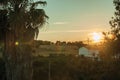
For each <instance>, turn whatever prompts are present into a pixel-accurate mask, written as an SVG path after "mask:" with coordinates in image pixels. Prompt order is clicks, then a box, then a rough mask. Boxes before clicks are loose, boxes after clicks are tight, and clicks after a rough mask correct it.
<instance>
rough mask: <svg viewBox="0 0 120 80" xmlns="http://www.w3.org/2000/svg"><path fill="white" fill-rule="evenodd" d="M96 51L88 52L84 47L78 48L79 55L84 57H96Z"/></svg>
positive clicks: (97, 52)
mask: <svg viewBox="0 0 120 80" xmlns="http://www.w3.org/2000/svg"><path fill="white" fill-rule="evenodd" d="M98 54H99V51H98V50H90V49H87V48H85V47H81V48H79V55H83V56H85V57H98Z"/></svg>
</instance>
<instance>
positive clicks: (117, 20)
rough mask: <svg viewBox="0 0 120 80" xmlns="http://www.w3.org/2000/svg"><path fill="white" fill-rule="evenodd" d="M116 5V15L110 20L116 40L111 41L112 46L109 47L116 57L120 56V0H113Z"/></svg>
mask: <svg viewBox="0 0 120 80" xmlns="http://www.w3.org/2000/svg"><path fill="white" fill-rule="evenodd" d="M113 4H114V6H115V12H114V17H112V20H111V21H110V22H109V23H110V25H111V33H112V34H113V35H114V37H115V38H114V40H113V41H112V42H111V43H109V44H110V45H111V46H110V48H108V49H109V50H112V51H111V52H112V53H113V54H114V55H115V57H118V58H120V49H119V48H120V0H113Z"/></svg>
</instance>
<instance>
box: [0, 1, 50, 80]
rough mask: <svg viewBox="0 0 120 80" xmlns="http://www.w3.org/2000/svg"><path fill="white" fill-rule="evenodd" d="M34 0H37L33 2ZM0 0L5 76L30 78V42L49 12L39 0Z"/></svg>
mask: <svg viewBox="0 0 120 80" xmlns="http://www.w3.org/2000/svg"><path fill="white" fill-rule="evenodd" d="M35 1H36V2H35ZM35 1H34V0H0V41H1V42H3V43H4V49H5V50H4V54H3V55H4V60H5V63H6V65H5V66H6V74H7V75H6V76H7V80H32V61H31V58H32V46H31V45H32V42H33V40H34V38H35V37H36V38H37V36H38V33H39V28H41V27H42V26H43V25H44V23H45V22H46V19H47V18H48V16H47V15H46V14H45V11H44V10H43V9H42V7H41V6H38V5H39V4H40V5H43V6H45V5H46V2H45V1H40V0H35Z"/></svg>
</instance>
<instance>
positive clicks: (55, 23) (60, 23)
mask: <svg viewBox="0 0 120 80" xmlns="http://www.w3.org/2000/svg"><path fill="white" fill-rule="evenodd" d="M53 24H54V25H63V24H68V22H54V23H53Z"/></svg>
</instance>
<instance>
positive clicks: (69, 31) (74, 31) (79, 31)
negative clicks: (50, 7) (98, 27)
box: [40, 30, 92, 33]
mask: <svg viewBox="0 0 120 80" xmlns="http://www.w3.org/2000/svg"><path fill="white" fill-rule="evenodd" d="M91 31H92V30H66V31H41V32H40V33H81V32H91Z"/></svg>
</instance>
